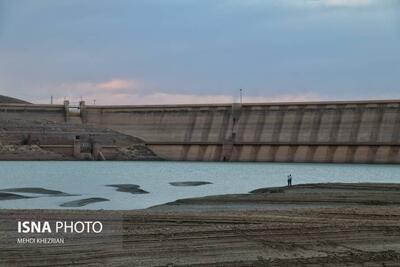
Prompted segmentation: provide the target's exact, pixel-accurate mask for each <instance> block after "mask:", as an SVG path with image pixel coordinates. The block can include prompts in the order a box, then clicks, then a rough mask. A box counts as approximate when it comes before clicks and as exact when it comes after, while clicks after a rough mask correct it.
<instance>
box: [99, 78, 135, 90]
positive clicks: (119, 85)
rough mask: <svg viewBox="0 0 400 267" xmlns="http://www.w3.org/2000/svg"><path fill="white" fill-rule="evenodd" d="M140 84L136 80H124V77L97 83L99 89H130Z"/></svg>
mask: <svg viewBox="0 0 400 267" xmlns="http://www.w3.org/2000/svg"><path fill="white" fill-rule="evenodd" d="M137 85H138V82H137V81H134V80H124V79H112V80H110V81H106V82H103V83H98V84H96V85H95V87H96V88H99V89H110V90H115V89H129V88H133V87H136V86H137Z"/></svg>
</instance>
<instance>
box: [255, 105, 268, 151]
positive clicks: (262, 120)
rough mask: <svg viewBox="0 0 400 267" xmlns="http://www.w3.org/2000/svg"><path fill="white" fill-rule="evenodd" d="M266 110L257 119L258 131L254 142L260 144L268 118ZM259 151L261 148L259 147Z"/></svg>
mask: <svg viewBox="0 0 400 267" xmlns="http://www.w3.org/2000/svg"><path fill="white" fill-rule="evenodd" d="M266 112H267V111H266V110H261V111H260V115H259V117H258V119H257V125H256V130H255V131H254V139H253V140H254V142H260V141H261V135H262V131H263V129H264V125H265V118H266ZM258 150H259V147H258Z"/></svg>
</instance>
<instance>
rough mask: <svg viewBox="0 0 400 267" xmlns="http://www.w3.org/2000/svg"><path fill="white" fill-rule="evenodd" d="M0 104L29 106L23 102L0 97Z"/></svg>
mask: <svg viewBox="0 0 400 267" xmlns="http://www.w3.org/2000/svg"><path fill="white" fill-rule="evenodd" d="M0 103H6V104H7V103H8V104H30V103H29V102H26V101H24V100H20V99H16V98H13V97H9V96H4V95H0Z"/></svg>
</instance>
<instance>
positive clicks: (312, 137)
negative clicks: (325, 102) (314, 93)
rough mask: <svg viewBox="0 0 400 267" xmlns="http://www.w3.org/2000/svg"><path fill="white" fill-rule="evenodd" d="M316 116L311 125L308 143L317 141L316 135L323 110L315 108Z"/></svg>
mask: <svg viewBox="0 0 400 267" xmlns="http://www.w3.org/2000/svg"><path fill="white" fill-rule="evenodd" d="M316 112H317V113H316V116H315V117H314V120H313V123H312V128H311V134H310V141H311V142H315V141H317V140H318V133H319V127H320V126H321V118H322V113H323V109H321V108H317V109H316Z"/></svg>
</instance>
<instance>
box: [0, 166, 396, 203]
mask: <svg viewBox="0 0 400 267" xmlns="http://www.w3.org/2000/svg"><path fill="white" fill-rule="evenodd" d="M289 173H291V174H292V176H293V184H297V183H317V182H393V183H397V182H400V168H399V167H398V166H396V165H353V164H299V163H297V164H291V163H203V162H83V161H76V162H61V161H54V162H38V161H31V162H26V161H25V162H16V161H2V162H0V189H10V188H11V189H14V191H15V190H16V188H25V189H24V190H19V192H18V193H16V194H18V195H22V196H25V197H26V196H27V197H32V198H21V199H15V198H9V199H8V200H0V208H63V207H60V205H61V204H63V203H66V202H71V201H76V200H82V199H96V200H99V199H98V198H104V199H108V200H110V201H102V202H93V201H90V204H88V205H86V206H83V207H81V209H142V208H147V207H150V206H154V205H159V204H162V203H166V202H170V201H174V200H176V199H180V198H187V197H199V196H206V195H216V194H229V193H247V192H249V191H251V190H253V189H257V188H260V187H271V186H283V185H285V184H286V177H287V175H288V174H289ZM191 181H194V182H202V181H204V182H208V183H206V184H203V185H201V186H173V185H171V184H170V183H177V182H178V183H179V182H184V183H181V184H185V183H187V182H191ZM107 185H114V186H112V187H110V186H107ZM117 185H118V186H119V187H118V186H117ZM127 185H130V186H128V187H127ZM133 185H135V186H134V187H133ZM121 186H122V187H121ZM27 188H28V189H29V188H30V189H31V190H27ZM38 188H40V189H43V191H42V192H52V191H45V190H57V191H61V192H66V193H68V194H72V195H63V194H59V195H54V194H53V195H45V194H38V191H37V190H38ZM135 188H136V189H135ZM33 189H35V190H33ZM116 189H121V190H116ZM137 189H140V190H141V189H143V190H145V191H147V192H149V193H148V194H132V193H129V191H132V190H137ZM22 191H24V192H22ZM2 192H3V193H1V192H0V196H1V195H4V196H5V195H6V194H10V193H7V192H4V191H2ZM15 192H17V191H15Z"/></svg>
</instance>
